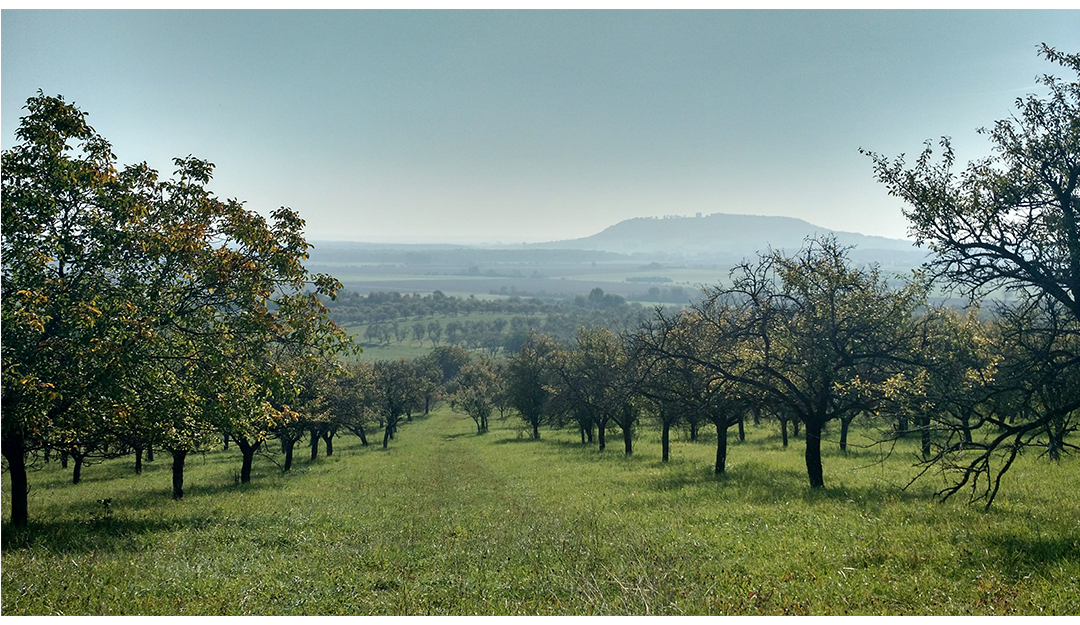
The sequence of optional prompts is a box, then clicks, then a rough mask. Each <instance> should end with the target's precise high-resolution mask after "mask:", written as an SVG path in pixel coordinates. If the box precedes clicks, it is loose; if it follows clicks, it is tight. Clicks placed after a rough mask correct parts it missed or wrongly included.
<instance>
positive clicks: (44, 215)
mask: <svg viewBox="0 0 1080 625" xmlns="http://www.w3.org/2000/svg"><path fill="white" fill-rule="evenodd" d="M26 108H27V110H28V114H27V115H26V116H25V117H23V118H22V122H21V124H20V127H19V129H18V130H17V131H16V136H17V138H18V140H19V141H20V143H19V144H18V145H16V146H15V147H14V148H12V149H11V150H7V151H5V152H4V153H3V165H2V167H3V215H2V227H3V240H2V241H3V242H2V245H3V250H2V253H3V273H2V279H3V306H2V310H3V320H2V332H3V341H2V347H0V349H2V354H3V382H2V385H3V396H2V406H3V421H2V423H3V425H2V438H0V441H2V453H3V457H4V460H5V461H6V466H7V470H8V471H9V473H10V476H11V495H10V497H11V509H12V522H13V523H14V524H15V525H17V526H23V525H26V523H27V519H28V511H27V490H28V484H27V474H26V460H27V458H28V457H30V454H32V453H33V452H36V451H44V450H53V451H56V452H59V453H68V454H70V455H72V456H75V457H78V458H83V457H87V456H91V455H93V454H108V453H114V452H115V451H116V450H119V449H133V450H135V451H136V452H137V453H141V451H142V450H143V449H146V448H150V447H157V448H159V449H165V450H168V451H169V452H170V453H171V455H172V458H173V467H174V492H175V494H176V496H177V497H180V496H182V494H183V466H184V460H185V458H186V456H187V455H188V454H189V453H191V452H192V451H196V450H198V449H200V448H202V447H203V446H204V445H205V444H206V443H207V441H208V440H209V439H210V438H211V437H214V436H216V435H217V434H218V433H219V432H225V433H228V434H229V435H230V436H232V437H234V438H235V440H237V441H244V444H253V445H257V444H259V443H260V442H261V441H263V440H264V439H265V437H266V436H267V432H269V431H272V430H273V429H275V428H278V427H281V426H282V425H283V424H286V423H288V422H290V421H292V420H294V419H295V412H294V411H293V410H292V409H291V407H290V406H291V405H292V404H293V403H294V402H295V401H296V398H297V395H298V393H299V390H300V385H299V380H300V379H301V378H302V376H303V375H304V373H305V371H308V370H310V369H312V368H314V367H317V366H319V364H320V363H321V362H324V361H327V360H328V359H331V358H333V357H334V356H335V355H336V354H338V353H341V352H342V351H344V350H347V349H348V348H349V340H348V338H347V336H346V335H345V334H344V333H343V332H342V331H341V330H340V329H339V328H338V327H337V326H336V325H335V324H334V323H333V322H332V321H331V320H330V318H329V317H328V315H327V314H326V312H327V311H326V309H325V307H324V306H323V305H322V304H321V303H320V301H319V299H318V296H320V295H321V296H324V297H333V295H334V293H335V291H336V289H337V288H339V286H340V285H339V284H337V283H336V281H334V280H333V279H332V278H330V277H328V276H324V275H312V274H310V273H309V272H308V271H307V270H305V268H304V266H303V261H304V260H305V259H306V258H307V249H308V244H307V243H306V241H305V240H304V238H303V236H302V228H303V224H304V222H303V220H301V219H300V217H299V216H298V215H297V214H296V213H295V212H294V211H292V210H289V209H287V208H281V209H279V210H277V211H274V212H273V213H272V214H271V216H270V218H269V219H266V218H264V217H262V216H260V215H258V214H256V213H254V212H251V211H248V210H246V209H244V207H243V206H242V204H241V203H240V202H238V201H235V200H227V201H226V200H221V199H219V198H217V197H215V196H214V195H213V194H211V193H210V192H209V191H207V190H206V184H207V183H208V182H209V181H210V178H211V172H212V170H213V165H212V164H211V163H208V162H206V161H202V160H199V159H195V158H191V157H189V158H184V159H176V160H175V166H176V172H175V175H174V177H173V178H172V179H169V180H161V179H159V177H158V174H157V172H155V171H154V170H152V169H150V168H149V167H148V166H147V165H146V164H145V163H143V164H139V165H134V166H129V167H126V168H124V169H123V170H118V169H117V166H116V164H115V156H114V155H113V154H112V152H111V148H110V146H109V144H108V142H106V140H105V139H104V138H103V137H101V136H100V135H98V134H97V133H96V132H94V130H93V128H92V127H90V126H89V125H88V124H87V122H86V119H85V114H84V113H82V112H81V111H79V110H78V109H77V108H76V107H75V106H74V105H73V104H68V103H67V102H65V101H64V100H63V99H62V98H59V97H55V98H54V97H47V96H44V95H42V94H40V93H39V94H38V95H37V96H36V97H33V98H31V99H30V100H29V101H28V102H27V107H26Z"/></svg>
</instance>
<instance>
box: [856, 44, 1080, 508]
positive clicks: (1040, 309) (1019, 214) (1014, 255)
mask: <svg viewBox="0 0 1080 625" xmlns="http://www.w3.org/2000/svg"><path fill="white" fill-rule="evenodd" d="M1039 54H1040V56H1042V57H1044V58H1046V59H1047V60H1048V61H1051V62H1053V63H1056V64H1058V65H1059V66H1061V67H1063V68H1065V69H1066V70H1068V71H1069V72H1071V73H1073V74H1076V77H1075V78H1072V79H1070V80H1061V79H1059V78H1056V77H1053V76H1049V75H1046V76H1043V77H1041V78H1040V79H1039V83H1041V84H1042V85H1043V86H1044V87H1045V88H1046V90H1047V92H1046V95H1045V96H1038V95H1028V96H1025V97H1022V98H1018V99H1017V100H1016V108H1017V114H1016V115H1013V116H1011V117H1010V118H1008V119H1004V120H999V121H997V122H995V123H994V125H993V126H992V127H991V128H988V129H982V130H981V131H980V132H982V133H983V134H985V135H986V136H988V137H989V139H990V142H991V145H992V148H991V149H992V154H991V155H990V156H988V157H986V158H983V159H980V160H977V161H974V162H971V163H969V164H968V165H967V167H966V168H965V169H964V170H963V171H960V172H956V171H954V162H955V157H954V154H953V150H952V146H951V143H950V141H949V140H948V139H947V138H945V139H942V140H941V142H940V145H941V150H942V155H941V158H940V160H935V158H934V149H933V146H932V145H931V144H930V143H929V142H927V145H926V148H925V149H924V150H923V152H922V154H921V155H920V156H919V158H918V159H917V160H916V162H915V164H914V166H913V167H908V165H907V164H906V163H905V161H904V157H903V156H902V155H901V156H900V157H898V158H896V159H892V160H890V159H888V158H886V157H884V156H881V155H879V154H874V153H867V154H868V155H869V156H870V157H871V159H872V160H873V164H874V173H875V176H876V178H877V179H878V180H879V181H880V182H882V183H883V184H884V185H885V186H886V188H887V189H888V191H889V193H890V194H891V195H893V196H896V197H899V198H901V199H903V200H904V201H905V202H906V204H907V205H908V207H907V209H906V210H905V215H906V216H907V218H908V219H909V221H910V222H911V233H912V234H913V235H914V236H915V237H916V240H917V242H918V243H919V244H925V245H929V247H930V249H931V250H933V251H934V252H935V254H936V255H935V256H934V257H933V259H932V260H931V261H929V268H930V271H931V272H932V274H933V276H934V278H935V279H937V280H939V281H941V282H942V283H943V284H945V285H947V286H950V287H955V288H957V289H959V290H960V291H961V292H962V293H964V294H966V295H967V296H968V297H969V298H971V299H972V300H978V299H980V298H982V297H984V296H986V295H988V294H991V293H994V292H1001V291H1004V293H1006V294H1007V295H1008V296H1009V297H1010V298H1012V299H1013V300H1014V302H1016V303H1015V305H1014V306H1012V307H1011V309H1010V308H1006V309H1004V310H1002V311H1000V314H1002V315H1003V316H1005V317H1006V318H1008V321H1007V324H1008V325H1012V326H1013V327H1014V328H1015V329H1016V330H1018V331H1020V333H1019V334H1017V338H1019V339H1021V340H1019V341H1015V342H1014V343H1015V344H1017V345H1020V344H1025V339H1024V338H1023V337H1024V335H1025V334H1026V333H1027V332H1028V331H1031V332H1034V333H1035V335H1038V336H1040V337H1042V346H1043V347H1040V348H1037V349H1029V348H1021V349H1020V350H1019V351H1018V352H1014V354H1013V356H1014V357H1015V356H1018V355H1020V354H1021V353H1024V352H1026V353H1028V354H1029V355H1032V356H1034V359H1032V360H1026V361H1023V362H1024V363H1025V364H1018V369H1017V370H1018V371H1022V370H1028V371H1030V372H1032V373H1034V374H1036V375H1037V376H1042V375H1044V374H1045V373H1046V372H1045V370H1040V367H1039V365H1040V364H1041V363H1043V362H1044V361H1042V360H1040V358H1042V356H1040V355H1038V354H1039V352H1040V351H1041V350H1042V349H1043V348H1044V347H1047V346H1049V345H1053V344H1056V345H1058V347H1059V348H1063V349H1065V350H1067V351H1066V353H1065V355H1064V356H1063V357H1061V358H1055V359H1054V364H1053V369H1054V372H1053V374H1052V377H1053V378H1054V379H1056V380H1057V381H1058V382H1059V383H1060V384H1059V386H1060V385H1061V384H1064V386H1065V387H1069V388H1071V387H1072V386H1073V385H1074V380H1076V379H1078V378H1080V353H1078V352H1076V351H1074V348H1073V343H1072V341H1070V340H1069V339H1068V337H1069V336H1071V334H1072V330H1071V329H1070V326H1071V324H1073V323H1074V322H1077V321H1080V299H1078V298H1080V218H1078V212H1080V54H1063V53H1060V52H1058V51H1056V50H1054V49H1053V48H1050V47H1048V46H1046V45H1045V44H1044V45H1043V46H1042V47H1041V49H1040V51H1039ZM1014 311H1020V312H1014ZM1060 311H1064V312H1066V313H1067V314H1068V315H1069V316H1070V317H1071V320H1070V321H1069V322H1068V323H1065V322H1064V320H1062V319H1061V316H1060ZM1020 321H1022V322H1023V323H1028V324H1032V325H1029V326H1028V327H1027V329H1022V328H1019V327H1017V326H1016V325H1015V324H1016V322H1020ZM1059 321H1061V323H1058V322H1059ZM1055 333H1056V334H1057V336H1055V337H1051V336H1050V335H1051V334H1055ZM1027 345H1028V347H1031V348H1033V347H1035V346H1034V345H1033V344H1027ZM1047 388H1049V387H1047V386H1045V385H1044V384H1042V383H1028V384H1023V385H1019V386H1017V389H1018V392H1019V393H1021V395H1024V396H1022V397H1018V398H1016V399H1015V402H1016V405H1018V406H1021V407H1024V410H1022V411H1021V412H1019V413H1016V414H1012V415H1010V418H1009V419H1007V420H1004V421H1002V424H1001V425H1000V426H999V427H1001V428H1002V431H1001V432H1000V433H999V434H996V435H995V436H993V437H992V438H991V439H990V440H988V441H987V442H985V443H982V445H985V448H984V450H983V453H981V454H979V455H976V456H974V457H972V454H970V453H969V454H968V455H967V459H966V460H965V459H961V458H960V457H959V456H958V455H955V454H954V455H947V456H942V457H941V458H942V460H943V461H945V460H946V459H948V462H949V463H950V464H951V466H954V467H955V468H956V469H957V470H958V471H959V477H958V480H959V483H967V482H968V481H969V479H971V477H972V476H979V475H984V476H985V477H986V478H987V479H986V480H983V481H982V482H981V483H982V484H983V485H984V486H985V488H984V489H983V490H982V491H981V492H982V494H981V495H980V496H981V497H985V498H986V499H987V505H990V503H992V501H993V495H994V494H995V493H996V492H997V486H996V485H997V484H998V483H1000V478H1001V476H1002V475H1003V474H1004V473H1005V471H1007V470H1008V467H1009V466H1010V465H1011V462H1012V459H1013V458H1015V456H1016V454H1018V453H1019V452H1020V451H1021V450H1022V449H1023V448H1024V447H1026V446H1028V445H1032V444H1038V438H1037V437H1036V436H1034V434H1035V433H1039V432H1042V433H1045V432H1048V431H1051V430H1052V429H1053V428H1055V427H1056V426H1055V425H1054V424H1055V423H1060V422H1061V418H1062V417H1064V416H1066V415H1069V414H1071V413H1073V412H1074V411H1076V410H1078V409H1080V394H1071V395H1068V396H1067V397H1062V398H1061V401H1060V402H1058V401H1056V400H1054V401H1050V402H1049V406H1050V407H1048V405H1043V401H1042V399H1040V397H1039V395H1040V394H1041V393H1042V390H1040V389H1047ZM1042 394H1043V397H1046V395H1045V393H1042ZM1036 406H1041V407H1040V408H1036ZM1058 431H1061V430H1060V428H1059V430H1058ZM1051 438H1052V439H1055V437H1054V436H1053V435H1051ZM1055 440H1056V439H1055ZM1059 449H1060V447H1059ZM998 453H1000V455H1001V464H1000V465H999V468H998V469H995V470H993V472H992V473H991V469H990V465H991V463H990V461H991V459H993V458H994V456H995V454H998ZM991 475H993V478H991ZM978 483H979V480H977V479H976V480H974V481H973V485H974V484H978ZM973 487H974V486H973ZM955 492H956V490H955V489H950V490H947V491H946V492H945V496H946V497H947V496H949V495H951V494H953V493H955ZM973 496H975V493H974V492H973Z"/></svg>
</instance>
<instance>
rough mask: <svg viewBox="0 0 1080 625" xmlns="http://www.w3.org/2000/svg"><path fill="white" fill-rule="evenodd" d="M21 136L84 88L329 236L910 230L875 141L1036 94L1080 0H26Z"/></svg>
mask: <svg viewBox="0 0 1080 625" xmlns="http://www.w3.org/2000/svg"><path fill="white" fill-rule="evenodd" d="M0 27H2V37H0V45H2V55H0V59H2V72H0V76H2V90H0V93H2V98H3V102H2V104H3V111H2V112H3V116H2V120H0V123H2V128H0V130H2V144H3V147H4V149H7V148H9V147H11V145H12V144H13V143H14V131H15V129H16V127H17V125H18V118H19V117H20V116H21V115H22V114H24V112H23V110H22V106H23V105H24V104H25V102H26V99H27V98H28V97H30V96H31V95H33V94H34V93H36V92H37V90H38V89H42V90H44V92H45V93H46V94H49V95H55V94H62V95H63V96H64V97H65V99H67V100H68V101H74V102H75V103H76V104H77V105H78V106H79V107H80V108H81V109H82V110H84V111H87V112H88V113H89V120H90V123H91V124H92V125H93V126H94V127H95V129H96V130H97V131H98V132H99V133H101V134H102V135H104V136H105V137H106V138H107V139H109V140H110V141H111V142H112V144H113V146H114V151H115V152H116V154H117V156H118V157H119V160H120V162H121V163H124V164H128V163H134V162H138V161H143V160H145V161H147V162H149V163H150V165H151V166H153V167H155V168H157V169H159V170H160V171H161V172H162V174H164V175H171V173H172V166H171V158H172V157H175V156H186V155H188V154H192V155H195V156H198V157H200V158H204V159H207V160H210V161H212V162H214V163H215V164H216V165H217V169H216V172H215V179H214V181H213V182H212V185H211V188H212V189H214V190H215V191H216V192H217V193H218V195H221V196H224V197H236V198H238V199H240V200H243V201H245V202H246V203H247V206H248V207H249V208H252V209H255V210H258V211H259V212H262V213H264V214H268V213H269V211H270V210H273V209H274V208H276V207H277V206H281V205H286V206H291V207H292V208H294V209H296V210H298V211H299V212H300V214H301V215H302V216H303V217H304V218H305V219H306V220H307V224H308V227H307V235H308V238H309V239H311V240H328V239H335V240H357V241H397V242H417V241H440V242H480V241H486V242H495V241H501V242H504V243H511V242H523V241H530V242H532V241H543V240H552V239H566V238H575V237H580V236H587V235H590V234H593V233H595V232H598V231H599V230H601V229H603V228H605V227H606V226H609V225H611V224H613V223H615V222H618V221H620V220H622V219H626V218H629V217H639V216H660V215H665V214H677V215H692V214H694V213H696V212H702V213H705V214H708V213H715V212H729V213H750V214H763V215H788V216H792V217H799V218H802V219H806V220H807V221H810V222H813V223H815V224H818V225H821V226H825V227H828V228H833V229H838V230H853V231H859V232H863V233H866V234H876V235H883V236H891V237H903V236H905V234H906V230H907V226H906V223H905V221H904V218H903V216H902V214H901V212H900V206H901V205H900V203H899V202H898V201H897V200H894V199H892V198H889V197H888V196H887V194H886V193H885V189H884V187H882V186H881V185H879V184H877V183H876V182H874V180H873V177H872V172H871V164H870V161H869V159H867V158H866V157H863V156H860V155H859V153H858V149H859V148H860V147H863V148H867V149H870V150H873V151H877V152H882V153H885V154H888V155H896V154H899V153H901V152H906V153H907V154H908V155H909V156H914V155H917V154H918V152H919V151H920V150H921V147H922V142H923V141H924V140H926V139H936V138H938V137H940V136H941V135H949V136H951V137H952V138H953V141H954V145H955V147H956V148H957V153H958V156H959V157H960V158H961V159H963V160H965V161H966V160H968V159H971V158H976V157H980V156H984V155H986V154H988V153H989V149H988V144H987V142H986V139H985V138H984V137H982V136H980V135H978V134H976V133H975V130H976V129H977V128H979V127H981V126H989V125H991V124H992V122H993V121H994V120H996V119H1000V118H1003V117H1006V116H1008V115H1009V114H1010V112H1011V111H1012V110H1013V102H1014V100H1015V99H1016V98H1017V97H1019V96H1022V95H1024V94H1026V93H1031V92H1035V91H1036V90H1037V86H1036V84H1035V78H1036V76H1037V75H1040V74H1043V73H1047V72H1049V73H1056V74H1058V75H1061V76H1065V77H1068V75H1067V74H1064V73H1063V72H1062V71H1060V68H1058V67H1057V66H1055V65H1051V64H1050V63H1047V62H1046V61H1044V60H1042V59H1040V58H1038V57H1037V56H1036V47H1037V45H1038V44H1039V43H1040V42H1046V43H1048V44H1050V45H1051V46H1054V47H1057V48H1058V49H1059V50H1062V51H1065V52H1080V11H1056V12H1048V11H1039V12H1026V11H1024V12H1021V11H1008V12H1004V11H988V12H967V11H965V12H953V11H949V12H941V11H934V12H929V11H927V12H920V11H914V12H898V11H888V12H785V11H768V12H754V11H739V12H730V11H714V12H602V11H601V12H591V11H584V12H535V11H530V12H485V11H470V12H383V11H378V12H369V11H348V12H331V11H318V12H316V11H299V12H276V11H275V12H246V11H212V12H211V11H197V12H171V11H153V12H128V11H90V12H68V11H48V12H34V11H14V10H5V11H3V12H2V14H0Z"/></svg>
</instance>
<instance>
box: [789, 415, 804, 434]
mask: <svg viewBox="0 0 1080 625" xmlns="http://www.w3.org/2000/svg"><path fill="white" fill-rule="evenodd" d="M800 425H802V421H799V420H798V419H792V420H791V436H792V437H794V438H799V426H800Z"/></svg>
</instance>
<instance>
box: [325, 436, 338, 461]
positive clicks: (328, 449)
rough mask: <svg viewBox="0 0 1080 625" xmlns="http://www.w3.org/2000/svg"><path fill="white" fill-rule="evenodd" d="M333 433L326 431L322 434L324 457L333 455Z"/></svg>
mask: <svg viewBox="0 0 1080 625" xmlns="http://www.w3.org/2000/svg"><path fill="white" fill-rule="evenodd" d="M334 434H336V432H334V431H333V430H327V431H325V432H323V435H322V439H323V441H325V442H326V457H327V458H329V457H330V456H333V455H334Z"/></svg>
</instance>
